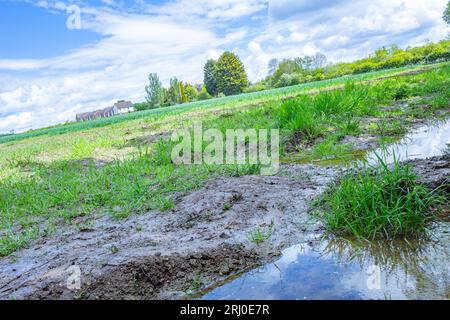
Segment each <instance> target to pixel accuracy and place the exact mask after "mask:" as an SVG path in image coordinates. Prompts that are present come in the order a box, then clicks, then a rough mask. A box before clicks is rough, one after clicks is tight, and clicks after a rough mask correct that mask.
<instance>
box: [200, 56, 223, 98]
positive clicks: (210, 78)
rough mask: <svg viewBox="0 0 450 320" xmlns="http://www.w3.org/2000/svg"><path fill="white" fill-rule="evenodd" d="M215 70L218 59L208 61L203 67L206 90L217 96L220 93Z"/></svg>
mask: <svg viewBox="0 0 450 320" xmlns="http://www.w3.org/2000/svg"><path fill="white" fill-rule="evenodd" d="M215 70H216V61H214V60H213V59H210V60H208V61H206V64H205V67H204V68H203V72H204V78H203V83H204V84H205V87H206V91H207V92H208V93H209V94H210V95H212V96H214V97H215V96H217V94H218V93H219V92H218V91H217V82H216V76H215Z"/></svg>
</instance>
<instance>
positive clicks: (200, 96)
mask: <svg viewBox="0 0 450 320" xmlns="http://www.w3.org/2000/svg"><path fill="white" fill-rule="evenodd" d="M211 98H212V96H211V95H210V94H209V93H208V91H206V87H205V86H203V88H202V90H201V91H200V93H199V94H198V98H197V99H198V100H200V101H201V100H208V99H211Z"/></svg>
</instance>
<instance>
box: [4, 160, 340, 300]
mask: <svg viewBox="0 0 450 320" xmlns="http://www.w3.org/2000/svg"><path fill="white" fill-rule="evenodd" d="M335 175H336V172H335V171H334V170H333V169H331V168H329V169H325V168H318V167H314V166H310V165H290V166H286V167H284V168H283V170H282V172H281V173H280V174H279V175H278V176H273V177H268V176H244V177H238V178H219V179H216V180H214V181H211V182H209V183H208V184H207V185H206V186H205V188H203V189H201V190H198V191H195V192H193V193H191V194H190V195H187V196H185V197H183V198H181V199H180V201H179V203H178V204H177V206H176V208H175V209H174V210H173V211H171V212H157V211H154V212H149V213H147V214H144V215H135V216H132V217H130V218H128V219H126V220H113V219H112V218H110V217H107V216H104V217H99V218H96V219H95V220H94V221H93V222H92V224H91V225H90V226H89V227H87V228H83V230H82V231H80V229H77V228H71V229H65V230H61V231H60V232H59V233H58V234H57V235H55V236H53V237H52V238H48V239H41V240H39V241H38V242H36V243H34V244H32V245H30V246H29V247H28V248H26V249H23V250H20V251H18V252H16V253H14V254H13V255H11V256H9V257H4V258H1V259H0V298H1V299H12V298H17V299H76V298H82V299H113V298H114V299H156V298H160V299H177V298H182V297H183V296H184V295H185V294H186V292H187V291H189V290H197V289H201V288H203V287H206V286H209V285H211V284H213V283H215V282H217V281H220V280H223V279H224V278H226V277H227V276H230V275H232V274H235V273H238V272H242V271H244V270H247V269H251V268H254V267H256V266H258V265H260V264H261V263H263V262H265V261H267V260H270V259H272V258H273V257H274V256H276V255H278V254H279V253H280V250H281V249H283V248H285V247H286V246H289V245H291V244H293V243H298V242H304V241H307V240H308V238H309V237H311V236H312V235H314V234H315V233H317V232H318V231H319V230H320V226H319V225H318V224H317V223H315V222H313V221H311V220H310V216H309V215H308V209H309V206H308V204H309V203H310V201H311V200H312V199H313V198H315V197H316V196H317V195H318V194H320V193H321V192H322V191H323V190H324V188H325V187H326V185H327V184H328V183H329V182H330V181H331V180H332V179H333V178H334V177H335ZM272 223H273V225H274V232H273V234H272V235H271V236H270V238H269V239H268V240H267V241H265V242H264V243H262V244H255V243H253V242H252V241H251V239H250V236H249V235H250V234H251V233H252V231H254V230H255V228H259V229H260V230H262V231H263V232H267V233H268V230H269V226H270V225H271V224H272ZM78 267H79V268H80V271H81V282H80V283H81V288H80V289H79V290H77V289H73V285H74V284H75V285H76V281H75V282H71V281H72V280H74V279H75V280H76V278H74V276H76V270H77V269H76V268H78ZM74 272H75V273H74ZM68 281H69V287H71V288H72V289H69V288H68V287H67V284H68ZM71 283H72V286H70V284H71Z"/></svg>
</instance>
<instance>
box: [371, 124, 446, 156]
mask: <svg viewBox="0 0 450 320" xmlns="http://www.w3.org/2000/svg"><path fill="white" fill-rule="evenodd" d="M449 143H450V120H447V121H445V122H441V123H439V124H437V125H431V126H425V127H422V128H420V129H418V130H417V131H415V132H413V133H411V134H408V135H406V136H405V137H404V138H403V139H402V140H400V141H399V142H398V143H395V144H393V145H391V146H389V147H388V148H387V157H386V160H387V162H388V163H392V162H393V153H395V156H396V157H397V159H398V160H406V159H424V158H429V157H434V156H439V155H442V154H443V151H444V150H445V148H446V147H447V144H449ZM376 152H377V153H378V154H380V155H381V154H384V153H383V152H382V151H381V150H377V151H376ZM367 159H368V161H369V163H371V164H374V163H377V162H378V161H377V158H376V156H375V155H374V154H371V155H369V156H368V157H367Z"/></svg>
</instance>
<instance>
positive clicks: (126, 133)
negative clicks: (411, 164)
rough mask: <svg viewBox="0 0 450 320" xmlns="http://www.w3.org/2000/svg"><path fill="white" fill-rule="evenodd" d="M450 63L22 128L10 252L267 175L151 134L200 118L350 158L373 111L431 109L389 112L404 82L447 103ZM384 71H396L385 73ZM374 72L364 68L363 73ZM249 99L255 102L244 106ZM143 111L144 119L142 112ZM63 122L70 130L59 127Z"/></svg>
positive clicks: (6, 230) (5, 219) (12, 168)
mask: <svg viewBox="0 0 450 320" xmlns="http://www.w3.org/2000/svg"><path fill="white" fill-rule="evenodd" d="M405 70H406V69H405ZM449 71H450V67H449V66H448V65H443V66H440V67H438V68H437V69H434V70H430V71H427V72H424V73H421V74H416V75H408V76H402V77H397V78H396V79H384V80H381V81H376V82H371V83H364V84H357V83H354V82H348V81H347V80H346V81H345V82H344V80H343V79H339V80H335V82H327V83H328V85H329V84H330V83H331V84H333V83H334V84H344V86H343V88H341V89H340V90H335V91H328V92H321V93H317V92H313V93H314V94H307V95H306V94H304V95H301V96H299V97H295V98H292V99H288V100H283V97H289V96H297V95H299V94H301V93H305V92H307V90H306V88H310V89H311V88H320V87H322V86H325V84H326V83H325V82H320V83H311V84H308V85H307V86H306V85H303V86H297V87H291V88H283V89H277V90H275V91H268V92H260V93H257V94H250V95H242V96H236V97H228V98H224V100H220V99H218V100H210V101H207V102H204V103H205V104H204V105H202V104H194V105H190V107H192V108H194V107H195V106H204V107H205V108H207V109H208V108H211V110H210V111H211V112H210V111H208V112H203V109H201V108H200V107H199V108H200V109H198V110H197V111H195V112H194V111H193V112H186V113H184V114H182V113H181V110H182V108H184V107H188V109H189V108H190V107H189V106H187V105H185V106H182V107H181V106H180V108H179V109H177V110H178V111H179V113H177V114H175V115H169V114H168V113H167V114H163V113H161V114H159V115H156V114H153V113H152V112H156V111H151V112H148V113H145V112H144V113H141V114H136V115H127V116H124V117H125V118H123V119H122V120H123V121H122V120H120V121H119V120H117V119H114V118H110V119H102V120H99V122H98V123H99V124H101V127H97V128H94V127H95V126H96V122H95V121H94V122H93V123H89V122H87V123H82V124H76V125H75V127H73V128H72V129H73V130H72V129H70V128H71V127H70V126H68V127H64V126H62V127H61V128H55V130H56V131H54V132H53V131H52V133H49V135H47V134H46V133H45V132H46V131H45V130H43V131H42V132H41V133H39V134H38V133H37V132H35V133H36V135H35V136H34V137H32V138H30V139H25V137H28V136H27V135H24V136H17V137H16V138H17V140H16V141H9V142H5V143H3V144H0V200H1V201H0V256H3V255H8V254H10V253H12V252H14V251H15V250H17V249H19V248H21V247H24V246H26V245H27V244H28V243H29V242H30V240H31V239H34V238H38V237H41V236H44V235H48V236H51V234H52V233H54V232H56V231H55V226H56V225H58V226H60V225H61V222H63V223H65V224H66V225H71V224H73V221H74V218H77V217H84V218H86V219H93V217H95V216H96V215H102V214H109V215H111V216H113V217H115V218H118V219H120V218H126V217H128V216H130V215H131V214H141V213H146V212H148V211H150V210H162V211H164V210H170V209H172V208H174V206H175V205H176V203H174V199H175V196H176V195H178V194H180V193H181V194H183V193H187V192H190V191H191V190H193V189H197V188H200V187H202V186H203V185H204V183H205V182H206V181H207V180H208V179H211V178H212V177H215V176H242V175H248V174H258V173H259V170H260V166H259V165H250V164H247V165H239V166H238V165H226V166H208V165H205V164H203V165H196V166H194V165H190V166H184V165H180V166H177V165H174V164H173V163H172V162H171V159H170V151H171V147H172V145H173V144H171V143H170V142H167V141H165V140H159V139H156V140H152V142H146V141H149V140H148V137H149V136H151V135H155V134H159V133H161V132H165V131H171V130H173V129H175V128H179V127H183V126H191V125H192V124H193V123H194V122H195V121H198V120H202V123H203V128H204V129H208V128H217V129H219V130H221V131H222V132H225V130H226V129H233V128H234V129H237V128H239V129H246V128H255V129H270V128H279V129H281V140H282V147H283V150H282V152H283V153H284V154H285V155H290V153H294V154H295V156H300V157H302V158H303V159H306V160H307V161H312V160H314V159H323V158H325V159H327V158H330V157H335V158H340V157H344V156H346V154H347V153H350V154H353V153H354V152H355V150H353V148H352V146H350V145H346V144H342V143H341V142H340V140H341V138H342V137H344V136H346V135H358V134H361V133H367V132H369V129H370V128H368V127H367V125H366V124H365V123H364V121H362V120H363V119H365V117H373V116H375V117H381V116H383V117H388V116H394V115H395V116H396V117H404V118H405V119H407V118H409V117H411V113H412V112H413V111H414V110H415V112H416V111H417V110H421V108H422V107H421V106H420V104H418V105H414V106H412V107H411V108H410V109H405V110H395V111H385V110H384V109H383V108H384V106H385V105H391V104H392V103H394V102H395V99H396V92H397V87H402V86H404V85H407V86H408V88H409V89H408V94H407V97H412V96H420V97H427V96H429V95H431V96H432V98H431V99H433V101H437V102H435V105H436V106H435V107H433V108H436V110H437V108H438V106H439V105H441V106H444V107H445V106H446V105H444V103H443V101H444V100H445V99H447V101H448V95H449V93H448V90H447V88H448V86H449V79H450V77H449V76H448V75H449ZM391 72H392V71H391ZM396 72H398V70H397V71H396ZM381 74H389V73H386V71H384V72H382V73H377V75H378V76H379V75H381ZM373 77H374V74H370V75H364V76H363V75H361V77H360V78H359V79H371V78H373ZM352 79H358V78H352ZM310 93H311V92H310ZM424 99H425V98H424ZM216 104H217V105H216ZM249 104H251V105H254V107H252V108H247V107H246V108H240V106H244V105H245V106H248V105H249ZM447 105H448V104H447ZM224 106H225V107H226V108H225V107H224ZM213 107H217V108H216V109H214V108H213ZM222 107H224V108H225V109H224V110H222ZM177 108H178V107H177ZM195 108H196V107H195ZM174 109H176V108H174ZM170 110H171V109H169V110H166V111H164V112H169V111H170ZM183 110H184V109H183ZM192 110H193V109H192ZM178 111H177V112H178ZM216 111H220V112H216ZM158 112H163V110H161V111H158ZM394 112H395V114H394ZM426 115H428V113H427V114H426ZM135 116H136V117H138V118H137V119H133V117H135ZM383 117H382V118H383ZM124 119H127V120H126V121H125V120H124ZM116 120H117V121H118V122H117V123H115V121H116ZM108 121H111V122H108ZM108 123H109V124H108ZM403 123H404V122H401V124H400V125H403ZM90 126H94V127H92V128H90ZM59 129H61V130H62V131H59V133H57V132H58V131H57V130H59ZM69 129H70V130H69ZM64 130H69V131H67V132H68V133H63V132H65V131H64ZM47 133H48V132H47ZM385 133H386V130H385V131H383V132H381V131H378V132H376V134H379V135H382V134H385ZM30 134H31V133H30ZM41 134H43V135H41ZM39 135H41V136H39ZM20 137H22V138H24V139H23V140H21V139H22V138H20ZM292 146H295V148H291V147H292ZM295 150H297V151H295ZM299 151H300V152H299ZM100 160H101V161H100ZM224 209H226V208H224ZM80 227H83V226H80ZM260 231H261V230H260ZM260 235H262V233H261V234H260ZM257 238H258V237H257Z"/></svg>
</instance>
